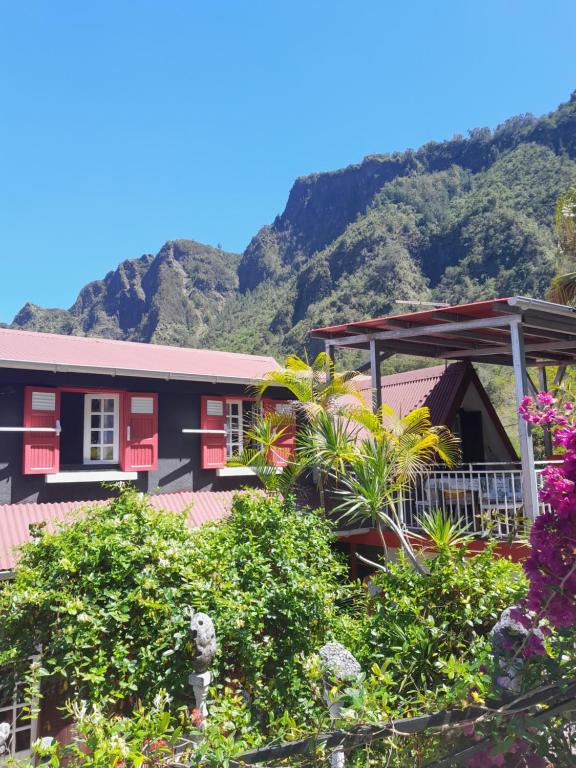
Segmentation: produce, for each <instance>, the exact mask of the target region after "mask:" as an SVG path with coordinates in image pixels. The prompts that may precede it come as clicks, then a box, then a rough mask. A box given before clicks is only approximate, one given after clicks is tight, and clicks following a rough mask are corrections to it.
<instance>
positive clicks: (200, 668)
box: [190, 613, 216, 675]
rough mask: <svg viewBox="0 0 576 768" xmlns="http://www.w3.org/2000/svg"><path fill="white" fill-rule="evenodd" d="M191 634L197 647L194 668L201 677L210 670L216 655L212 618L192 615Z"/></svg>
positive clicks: (202, 614) (203, 615) (201, 614)
mask: <svg viewBox="0 0 576 768" xmlns="http://www.w3.org/2000/svg"><path fill="white" fill-rule="evenodd" d="M190 634H191V635H192V642H193V643H194V646H195V652H194V658H193V662H192V667H193V669H194V672H195V673H196V674H197V675H199V674H201V673H202V672H206V671H207V670H208V668H209V667H210V665H211V664H212V661H213V659H214V656H215V654H216V632H215V630H214V624H213V622H212V619H211V618H210V616H208V615H207V614H205V613H191V614H190Z"/></svg>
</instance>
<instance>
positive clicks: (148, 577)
mask: <svg viewBox="0 0 576 768" xmlns="http://www.w3.org/2000/svg"><path fill="white" fill-rule="evenodd" d="M331 542H332V534H331V531H330V526H329V524H328V523H327V522H325V521H324V520H323V519H322V518H321V517H320V516H319V515H318V514H315V513H313V512H301V513H299V512H297V511H296V510H295V508H294V507H293V505H292V504H291V502H290V501H283V500H281V499H277V498H271V497H265V496H263V495H261V494H250V493H245V494H239V495H238V496H236V498H235V500H234V504H233V510H232V514H231V516H230V517H229V518H228V519H227V520H225V521H223V522H221V523H220V524H218V525H209V526H204V527H203V528H202V529H200V530H197V531H190V530H188V528H187V527H186V521H185V516H184V515H176V514H169V513H166V512H162V511H156V510H154V509H152V508H151V507H150V506H149V505H148V504H147V502H146V499H145V498H144V497H142V496H141V495H139V494H137V493H136V492H135V491H132V490H125V491H123V492H122V493H121V494H120V496H119V497H118V498H117V499H115V500H113V501H111V502H110V503H108V504H107V505H103V506H97V507H94V508H92V509H89V510H87V511H86V513H85V514H84V515H83V516H81V517H80V518H78V519H76V520H72V521H70V522H68V524H63V525H61V526H59V527H58V528H57V530H56V531H54V532H46V531H43V532H41V534H40V535H39V537H38V538H37V540H36V541H35V542H33V543H30V544H27V545H25V546H24V547H23V549H22V556H21V559H20V562H19V566H18V568H17V571H16V577H15V580H14V581H13V582H12V583H4V584H3V585H2V587H1V591H0V663H5V662H10V661H16V660H19V659H26V658H28V657H30V656H31V655H33V654H34V653H35V652H36V649H37V648H38V647H40V646H41V647H42V649H43V655H42V666H43V674H44V675H45V676H46V677H48V679H49V681H50V682H51V683H52V684H57V685H58V687H59V688H60V689H64V690H66V691H68V692H69V694H67V695H78V696H80V697H82V698H84V699H87V700H88V701H92V702H98V703H101V702H103V701H108V700H109V701H116V702H118V701H121V700H130V699H131V698H133V697H135V696H138V697H140V698H141V699H142V700H143V701H144V702H149V701H151V700H152V698H153V697H154V695H155V694H156V693H157V692H158V691H159V690H160V689H166V690H168V691H170V693H171V694H172V695H173V696H174V697H175V699H176V701H181V700H186V699H189V698H190V693H191V692H190V690H189V686H188V684H187V677H188V674H189V673H190V671H191V655H190V651H191V647H190V645H189V642H190V637H189V635H188V631H187V629H188V621H189V619H188V608H189V606H191V607H193V608H195V609H197V610H200V609H202V610H203V611H206V612H207V613H209V614H210V615H211V616H212V618H213V620H214V623H215V625H216V628H217V637H218V642H219V655H218V659H217V664H216V665H215V671H217V672H218V671H219V672H220V673H221V676H222V677H229V678H234V679H235V680H237V681H238V683H239V684H241V685H242V686H243V687H244V688H245V689H246V690H247V691H248V692H249V693H250V695H251V696H253V697H259V696H260V695H262V696H264V698H265V699H266V702H267V703H266V704H264V705H263V707H267V706H268V704H269V703H270V701H275V702H277V703H279V702H280V701H283V702H285V705H286V706H288V705H289V702H290V696H292V697H297V696H298V690H297V688H298V686H297V685H296V684H295V683H294V674H293V667H294V664H295V660H296V659H297V658H298V656H299V654H303V655H305V654H308V653H311V652H312V651H313V650H316V649H317V648H318V647H319V645H321V644H322V643H323V642H324V637H325V636H326V633H327V632H328V631H329V628H330V626H331V624H332V623H333V617H334V615H335V611H336V608H335V604H334V601H335V598H336V597H337V595H338V593H339V590H340V587H339V577H340V576H341V574H342V570H343V566H342V564H341V562H340V561H339V559H338V557H337V555H336V554H335V552H334V550H333V549H332V546H331ZM295 685H296V687H295ZM267 689H270V693H269V695H268V693H267V692H266V690H267Z"/></svg>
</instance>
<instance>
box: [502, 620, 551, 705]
mask: <svg viewBox="0 0 576 768" xmlns="http://www.w3.org/2000/svg"><path fill="white" fill-rule="evenodd" d="M531 635H535V637H536V638H537V639H538V641H541V640H542V639H543V634H542V632H541V631H540V630H539V629H537V628H533V627H532V626H531V623H530V621H529V620H527V618H526V616H525V614H524V613H523V612H522V611H521V610H520V609H519V608H517V607H516V606H512V607H510V608H505V609H504V610H503V611H502V613H501V614H500V618H499V619H498V621H497V622H496V624H495V625H494V626H493V627H492V630H491V631H490V634H489V638H490V643H491V645H492V653H493V655H494V659H495V662H496V680H495V682H496V684H497V685H498V686H499V687H500V688H501V689H502V690H503V691H504V693H505V694H508V695H516V694H518V693H520V691H521V689H522V676H523V673H524V667H525V657H524V655H523V654H522V653H521V652H520V649H521V647H522V646H523V645H525V644H526V642H527V641H528V640H529V636H531Z"/></svg>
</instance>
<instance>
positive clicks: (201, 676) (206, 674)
mask: <svg viewBox="0 0 576 768" xmlns="http://www.w3.org/2000/svg"><path fill="white" fill-rule="evenodd" d="M190 635H191V636H192V643H193V645H194V656H193V659H192V668H193V670H194V672H193V673H192V674H191V675H190V676H189V677H188V682H189V683H190V685H191V686H192V690H193V691H194V698H195V700H196V709H197V712H196V713H195V719H196V727H197V728H199V729H200V730H204V729H205V727H206V718H207V717H208V707H207V706H206V699H207V697H208V687H209V685H210V683H211V681H212V675H211V674H210V670H209V667H210V665H211V664H212V661H213V660H214V656H215V654H216V632H215V630H214V623H213V622H212V619H211V618H210V616H208V615H207V614H205V613H195V612H194V611H192V610H190ZM196 741H199V738H196Z"/></svg>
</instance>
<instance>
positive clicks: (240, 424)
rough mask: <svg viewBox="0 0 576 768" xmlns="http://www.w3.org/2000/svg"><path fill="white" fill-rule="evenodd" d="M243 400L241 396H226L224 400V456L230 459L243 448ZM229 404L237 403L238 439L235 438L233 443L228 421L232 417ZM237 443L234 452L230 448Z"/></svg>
mask: <svg viewBox="0 0 576 768" xmlns="http://www.w3.org/2000/svg"><path fill="white" fill-rule="evenodd" d="M243 403H244V401H243V400H242V399H241V398H230V399H228V398H226V400H225V402H224V406H225V414H224V431H225V432H226V458H228V459H230V458H231V457H232V456H235V455H238V453H240V452H241V451H242V450H243V448H244V408H243ZM231 405H237V406H238V429H237V432H238V440H235V441H234V443H232V440H231V429H230V421H231V419H232V416H231V414H230V412H229V407H230V406H231ZM235 445H238V449H237V452H236V453H234V452H233V450H232V448H233V446H235Z"/></svg>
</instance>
